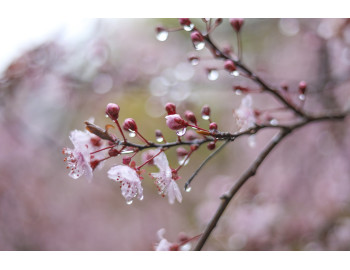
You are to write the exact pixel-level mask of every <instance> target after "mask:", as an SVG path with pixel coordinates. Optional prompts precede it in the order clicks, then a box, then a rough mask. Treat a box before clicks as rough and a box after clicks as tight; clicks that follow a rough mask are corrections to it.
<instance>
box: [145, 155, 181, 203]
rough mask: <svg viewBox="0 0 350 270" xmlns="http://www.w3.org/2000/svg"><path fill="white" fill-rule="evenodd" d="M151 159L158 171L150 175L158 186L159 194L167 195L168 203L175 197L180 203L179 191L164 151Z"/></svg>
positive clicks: (172, 201)
mask: <svg viewBox="0 0 350 270" xmlns="http://www.w3.org/2000/svg"><path fill="white" fill-rule="evenodd" d="M153 161H154V164H155V165H156V166H157V167H158V169H159V172H158V173H151V176H152V177H153V178H154V179H155V181H154V182H155V184H156V185H157V187H158V190H159V194H162V195H167V196H168V200H169V203H171V204H173V203H174V202H175V199H177V200H178V202H180V203H181V201H182V195H181V191H180V189H179V186H178V185H177V183H176V182H175V180H174V179H173V176H172V171H171V169H170V167H169V162H168V159H167V157H166V155H165V154H164V152H162V153H160V154H159V155H158V156H156V157H155V158H154V159H153Z"/></svg>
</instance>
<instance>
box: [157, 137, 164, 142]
mask: <svg viewBox="0 0 350 270" xmlns="http://www.w3.org/2000/svg"><path fill="white" fill-rule="evenodd" d="M156 141H157V142H163V141H164V139H163V137H157V138H156Z"/></svg>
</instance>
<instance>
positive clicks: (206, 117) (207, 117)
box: [202, 114, 210, 120]
mask: <svg viewBox="0 0 350 270" xmlns="http://www.w3.org/2000/svg"><path fill="white" fill-rule="evenodd" d="M209 118H210V116H209V115H205V114H202V119H203V120H208V119H209Z"/></svg>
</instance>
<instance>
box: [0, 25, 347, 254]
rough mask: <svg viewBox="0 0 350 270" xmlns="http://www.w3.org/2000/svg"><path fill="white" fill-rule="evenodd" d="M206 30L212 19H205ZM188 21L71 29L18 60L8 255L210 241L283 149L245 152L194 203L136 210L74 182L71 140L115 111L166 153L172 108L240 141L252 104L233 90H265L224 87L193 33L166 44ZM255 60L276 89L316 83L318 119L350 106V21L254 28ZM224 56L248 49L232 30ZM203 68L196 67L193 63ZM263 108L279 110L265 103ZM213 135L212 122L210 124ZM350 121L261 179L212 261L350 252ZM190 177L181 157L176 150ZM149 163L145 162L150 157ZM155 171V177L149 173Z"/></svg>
mask: <svg viewBox="0 0 350 270" xmlns="http://www.w3.org/2000/svg"><path fill="white" fill-rule="evenodd" d="M194 22H195V23H196V24H197V23H198V25H200V20H199V19H197V20H194ZM158 25H164V26H169V27H176V26H178V21H177V20H175V19H118V20H117V19H95V20H90V21H88V22H87V23H86V24H83V25H82V27H81V29H82V30H83V32H82V33H83V34H81V35H80V36H79V35H74V39H72V38H67V35H65V33H66V32H64V31H65V30H62V31H57V32H55V33H54V34H53V35H51V36H50V37H48V38H47V40H41V41H40V42H39V43H37V44H32V45H31V46H30V47H29V48H26V50H25V51H23V50H22V51H21V52H20V53H18V54H17V56H14V57H13V59H12V60H11V61H10V62H9V63H8V64H7V63H5V64H4V63H2V66H4V68H3V71H2V75H1V79H0V123H1V132H0V149H1V152H0V153H1V154H0V250H153V247H154V244H155V243H157V242H158V238H157V231H158V230H159V229H161V228H165V230H166V233H165V237H166V238H167V239H168V240H169V241H176V239H177V236H178V234H179V233H180V232H184V233H186V234H187V235H189V236H195V235H198V234H200V233H201V232H202V231H203V229H204V227H205V225H206V224H207V223H208V221H209V219H210V218H211V216H212V215H213V213H214V212H215V210H216V208H217V207H218V205H219V203H220V199H219V197H220V196H221V195H222V194H223V193H224V192H225V191H227V190H228V189H229V188H230V187H231V186H232V185H233V184H234V183H235V181H236V180H237V178H238V177H239V176H240V175H241V174H242V173H243V171H244V170H245V169H246V168H247V167H248V166H249V164H250V163H251V162H252V161H253V160H254V158H255V157H256V155H257V154H258V153H259V151H260V150H261V149H262V148H263V147H264V145H265V144H266V143H267V142H268V141H269V139H270V138H271V137H272V135H273V134H274V131H271V130H270V131H264V132H261V133H259V134H258V135H257V136H256V140H257V145H256V147H255V148H251V147H249V146H248V140H247V138H246V137H242V138H240V139H239V140H237V141H235V142H233V143H231V144H230V145H229V146H228V147H226V148H225V149H224V150H223V151H222V152H221V153H220V154H219V155H218V156H217V157H215V158H214V159H213V160H211V161H210V163H209V164H208V165H207V166H206V167H204V168H203V170H202V171H201V172H200V173H199V174H198V176H197V177H196V178H195V179H194V181H193V184H192V190H191V192H189V193H187V192H183V201H182V203H181V204H179V203H175V204H174V205H170V204H169V203H168V201H167V199H166V198H162V197H161V196H159V195H158V194H157V189H156V187H155V185H154V184H153V180H151V179H150V178H149V177H146V178H145V180H144V181H143V186H144V200H143V201H136V200H135V202H134V203H133V204H132V205H127V204H126V203H125V200H124V198H123V197H122V195H121V193H120V189H119V185H118V184H116V183H115V182H113V181H111V180H110V179H108V178H107V173H106V172H107V170H108V168H109V167H110V166H111V165H113V164H118V163H120V162H121V160H120V158H116V159H115V160H110V161H108V163H107V164H106V165H105V166H104V168H103V169H101V170H97V171H95V174H94V179H93V181H92V182H91V183H89V182H88V181H87V180H86V179H84V178H79V179H77V180H73V179H71V178H70V177H68V171H67V170H66V168H65V167H66V164H65V163H64V162H63V159H64V156H63V155H62V148H63V147H72V145H71V142H70V141H69V138H68V135H69V132H70V131H71V130H73V129H80V130H83V129H84V121H85V120H87V119H89V118H90V117H94V118H95V123H96V124H98V125H99V126H102V127H104V125H106V124H110V122H109V121H108V119H106V118H105V113H104V110H105V106H106V104H107V103H109V102H114V103H118V104H119V106H120V107H121V111H120V118H121V119H125V118H128V117H132V118H134V119H135V120H136V122H137V125H138V127H139V130H140V131H141V132H142V134H143V135H144V136H146V137H147V138H150V139H151V140H153V141H154V137H153V136H154V130H155V129H161V130H162V131H163V133H164V135H165V136H166V138H167V140H168V141H174V140H176V137H175V135H174V134H173V132H171V131H169V130H168V129H167V127H166V125H165V120H164V116H165V110H164V104H165V103H166V102H174V103H175V104H176V105H177V107H178V111H179V112H180V113H183V112H184V111H185V110H186V109H190V110H192V111H193V112H195V113H196V115H197V118H200V109H201V107H202V106H203V105H204V104H209V105H210V106H211V110H212V118H213V120H214V121H216V122H217V123H218V126H219V129H220V130H223V131H230V132H234V131H237V126H236V123H235V119H234V117H233V110H234V109H236V108H238V106H239V104H240V101H241V99H242V96H239V95H235V94H234V92H233V91H232V85H237V84H241V85H245V86H251V87H255V86H254V85H253V84H252V83H250V82H248V81H247V80H246V79H244V78H236V77H232V76H230V75H229V74H227V72H225V71H224V70H220V71H219V78H218V79H217V80H215V81H210V80H208V78H207V75H206V71H205V69H206V68H208V67H209V68H212V67H215V68H218V69H222V68H223V63H222V62H219V61H214V60H212V58H211V57H210V54H209V53H208V51H206V50H205V49H204V50H203V51H200V52H198V53H197V52H195V50H194V49H193V46H192V43H191V41H190V38H189V34H188V33H187V32H184V31H182V32H175V33H170V35H169V37H168V39H167V40H166V41H164V42H160V41H158V40H156V38H155V30H154V29H155V27H156V26H158ZM242 31H243V32H242V39H243V61H244V63H245V64H246V65H247V66H249V67H250V68H252V69H253V70H254V71H256V72H257V73H258V74H259V75H260V76H261V77H262V78H264V79H265V81H267V82H268V83H269V84H270V85H272V86H274V87H279V85H280V84H281V83H282V82H286V83H287V84H288V85H289V86H290V91H291V92H293V91H294V93H295V92H296V91H297V86H298V83H299V81H301V80H305V81H307V82H308V91H309V92H308V95H307V99H306V103H305V108H306V110H308V111H311V112H324V111H327V110H335V109H339V110H341V109H344V108H348V107H349V105H350V99H349V96H350V95H349V87H350V76H349V75H350V22H349V21H348V20H344V19H247V20H246V21H245V24H244V27H243V30H242ZM213 39H215V40H216V43H217V44H220V46H221V47H223V46H225V45H231V46H234V47H235V44H236V41H235V35H234V32H233V31H232V28H231V26H230V25H229V23H228V20H227V19H224V21H223V23H222V25H221V26H220V27H219V28H218V29H217V30H216V31H215V32H214V33H213ZM191 53H194V54H196V55H199V56H200V57H201V60H200V63H199V64H198V65H197V66H192V65H191V64H190V63H189V62H188V60H187V57H188V56H189V55H191ZM253 103H254V106H255V107H256V108H259V109H266V108H273V107H276V106H277V103H276V101H275V100H273V99H272V98H271V97H269V96H267V95H253ZM201 123H203V125H205V122H204V121H202V120H201ZM349 132H350V129H349V119H347V120H346V121H344V122H341V123H317V124H312V125H310V126H308V127H305V128H303V129H301V130H298V131H297V132H295V133H293V134H292V135H291V136H290V137H288V138H287V139H286V140H285V141H284V142H282V143H281V145H279V146H278V147H277V148H276V149H275V150H274V151H273V152H272V154H271V155H270V156H269V157H268V158H267V159H266V161H265V162H264V163H263V165H262V166H261V168H260V169H259V171H258V173H257V175H256V176H254V177H253V178H252V179H250V180H249V181H248V183H247V184H246V185H245V186H244V187H243V188H242V190H240V192H239V194H238V196H237V197H236V198H235V199H234V200H233V201H232V202H231V204H230V206H229V207H228V209H227V210H226V211H225V213H224V215H223V217H222V219H221V220H220V222H219V224H218V226H217V228H216V229H215V230H214V232H213V234H212V235H211V237H210V238H209V240H208V242H207V244H206V245H205V248H204V249H205V250H349V249H350V205H349V201H350V167H349V160H350V145H349V140H348V139H347V138H348V137H349V135H350V134H349ZM209 154H210V151H209V150H207V149H206V147H202V148H201V149H200V150H199V151H198V152H196V153H195V154H194V155H193V157H191V160H190V163H189V164H188V165H187V166H186V167H185V168H184V170H183V171H182V172H181V177H182V179H181V180H179V181H178V184H179V186H180V188H181V189H182V190H183V185H184V183H185V182H186V180H187V179H188V178H189V177H190V176H191V174H192V173H193V172H194V171H195V169H196V168H197V167H198V166H199V164H200V163H201V162H202V161H203V160H204V159H205V157H206V156H207V155H209ZM167 155H168V159H169V162H170V165H171V166H173V167H175V166H177V164H176V163H177V159H176V154H175V149H171V150H169V151H168V154H167ZM140 156H141V155H140ZM136 160H139V161H140V157H139V158H138V159H136ZM147 170H148V171H149V172H151V171H153V168H147Z"/></svg>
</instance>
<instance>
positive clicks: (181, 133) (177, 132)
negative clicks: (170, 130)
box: [176, 128, 186, 137]
mask: <svg viewBox="0 0 350 270" xmlns="http://www.w3.org/2000/svg"><path fill="white" fill-rule="evenodd" d="M185 133H186V128H182V129H178V130H176V134H177V136H180V137H181V136H183V135H185Z"/></svg>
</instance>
